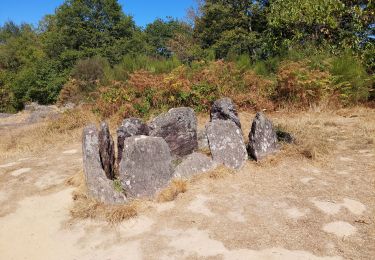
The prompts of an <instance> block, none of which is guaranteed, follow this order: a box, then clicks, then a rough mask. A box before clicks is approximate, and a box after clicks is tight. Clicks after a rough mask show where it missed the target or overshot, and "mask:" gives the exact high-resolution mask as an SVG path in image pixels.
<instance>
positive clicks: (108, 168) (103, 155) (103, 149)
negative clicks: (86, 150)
mask: <svg viewBox="0 0 375 260" xmlns="http://www.w3.org/2000/svg"><path fill="white" fill-rule="evenodd" d="M99 154H100V161H101V163H102V168H103V170H104V172H105V174H106V176H107V178H108V179H110V180H113V179H114V178H115V145H114V143H113V139H112V136H111V133H110V132H109V127H108V124H107V123H106V122H102V123H101V124H100V130H99Z"/></svg>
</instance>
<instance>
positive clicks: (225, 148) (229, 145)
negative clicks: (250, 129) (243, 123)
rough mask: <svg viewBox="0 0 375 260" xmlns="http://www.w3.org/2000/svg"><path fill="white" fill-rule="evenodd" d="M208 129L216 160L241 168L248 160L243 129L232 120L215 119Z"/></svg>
mask: <svg viewBox="0 0 375 260" xmlns="http://www.w3.org/2000/svg"><path fill="white" fill-rule="evenodd" d="M206 129H207V137H208V143H209V146H210V150H211V154H212V158H213V159H214V161H216V162H218V163H222V164H224V165H225V166H227V167H229V168H232V169H239V168H241V167H242V166H243V165H244V163H245V162H246V160H247V152H246V146H245V142H244V140H243V136H242V131H241V129H240V128H238V126H237V125H236V124H235V123H233V122H232V121H230V120H213V121H212V122H210V123H208V125H207V126H206Z"/></svg>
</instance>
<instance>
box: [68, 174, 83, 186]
mask: <svg viewBox="0 0 375 260" xmlns="http://www.w3.org/2000/svg"><path fill="white" fill-rule="evenodd" d="M65 184H66V185H68V186H73V187H77V188H78V187H81V186H82V185H84V184H85V176H84V174H83V171H82V170H80V171H79V172H78V173H77V174H74V175H73V176H71V177H69V178H68V179H67V180H66V181H65Z"/></svg>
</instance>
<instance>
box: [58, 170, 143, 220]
mask: <svg viewBox="0 0 375 260" xmlns="http://www.w3.org/2000/svg"><path fill="white" fill-rule="evenodd" d="M65 184H66V185H70V186H74V187H77V190H75V191H74V192H73V201H74V204H73V207H72V208H71V210H70V214H71V216H72V218H73V219H88V218H91V219H98V220H106V221H108V223H110V224H117V223H120V222H122V221H124V220H127V219H130V218H133V217H135V216H137V209H138V206H139V203H140V202H139V201H130V202H128V203H127V204H125V205H106V204H104V203H101V202H98V201H96V200H95V199H92V198H90V197H89V196H88V195H87V192H86V186H85V181H84V174H83V171H79V172H78V173H77V174H75V175H74V176H72V177H70V178H68V179H67V180H66V181H65Z"/></svg>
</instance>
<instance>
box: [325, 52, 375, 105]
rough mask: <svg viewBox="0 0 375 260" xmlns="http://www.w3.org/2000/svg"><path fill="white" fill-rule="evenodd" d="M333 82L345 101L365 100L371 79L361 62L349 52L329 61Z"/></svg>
mask: <svg viewBox="0 0 375 260" xmlns="http://www.w3.org/2000/svg"><path fill="white" fill-rule="evenodd" d="M330 71H331V74H332V75H333V83H334V84H335V85H336V88H337V89H338V91H339V92H340V96H341V99H342V100H343V101H344V102H345V103H346V104H349V103H357V102H361V101H366V100H367V99H368V97H369V91H370V88H371V85H372V79H371V78H370V77H369V75H368V74H367V72H366V69H365V67H364V66H363V65H362V64H361V62H360V61H359V60H358V59H357V58H356V57H354V56H353V55H351V54H349V53H345V54H344V55H342V56H339V57H336V58H334V59H333V60H332V63H331V70H330Z"/></svg>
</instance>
